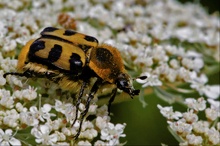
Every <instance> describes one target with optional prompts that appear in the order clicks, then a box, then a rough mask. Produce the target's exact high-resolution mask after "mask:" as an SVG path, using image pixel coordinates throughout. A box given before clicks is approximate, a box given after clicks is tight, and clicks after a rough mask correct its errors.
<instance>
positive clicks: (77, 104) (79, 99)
mask: <svg viewBox="0 0 220 146" xmlns="http://www.w3.org/2000/svg"><path fill="white" fill-rule="evenodd" d="M86 84H87V83H86V82H85V81H84V82H83V83H82V86H81V88H80V91H79V96H78V98H77V103H76V115H75V119H74V121H73V124H72V126H73V125H74V124H75V122H76V120H77V117H78V112H79V104H80V103H81V99H82V96H83V92H84V89H85V87H86Z"/></svg>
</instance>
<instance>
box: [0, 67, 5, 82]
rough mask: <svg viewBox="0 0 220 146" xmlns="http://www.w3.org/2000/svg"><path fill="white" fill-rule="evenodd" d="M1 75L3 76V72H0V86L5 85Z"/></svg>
mask: <svg viewBox="0 0 220 146" xmlns="http://www.w3.org/2000/svg"><path fill="white" fill-rule="evenodd" d="M3 74H4V72H3V70H0V86H3V85H5V83H6V79H5V78H4V77H3Z"/></svg>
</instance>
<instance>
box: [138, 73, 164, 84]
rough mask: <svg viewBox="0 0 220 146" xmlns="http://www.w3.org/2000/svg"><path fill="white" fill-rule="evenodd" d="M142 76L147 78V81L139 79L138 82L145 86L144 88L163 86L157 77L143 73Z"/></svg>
mask: <svg viewBox="0 0 220 146" xmlns="http://www.w3.org/2000/svg"><path fill="white" fill-rule="evenodd" d="M140 76H146V77H147V78H146V79H144V80H143V79H140V78H137V79H136V81H137V82H138V83H140V84H143V85H142V87H143V88H144V87H147V86H161V85H162V82H161V81H160V80H159V78H158V76H157V75H151V74H150V73H148V72H145V73H142V74H141V75H140Z"/></svg>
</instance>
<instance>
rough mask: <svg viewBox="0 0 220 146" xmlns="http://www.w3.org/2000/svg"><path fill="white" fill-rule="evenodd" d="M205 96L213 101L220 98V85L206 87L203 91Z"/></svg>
mask: <svg viewBox="0 0 220 146" xmlns="http://www.w3.org/2000/svg"><path fill="white" fill-rule="evenodd" d="M203 92H204V94H205V95H206V96H207V97H209V98H212V99H217V98H219V96H220V86H219V85H206V86H205V88H204V89H203Z"/></svg>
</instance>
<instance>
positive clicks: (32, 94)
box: [22, 86, 37, 100]
mask: <svg viewBox="0 0 220 146" xmlns="http://www.w3.org/2000/svg"><path fill="white" fill-rule="evenodd" d="M36 90H37V88H36V89H34V88H33V87H31V86H29V88H28V89H24V90H22V95H23V98H25V99H27V100H34V99H35V98H37V92H36Z"/></svg>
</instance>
